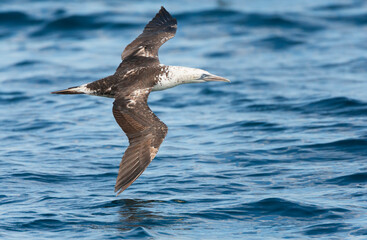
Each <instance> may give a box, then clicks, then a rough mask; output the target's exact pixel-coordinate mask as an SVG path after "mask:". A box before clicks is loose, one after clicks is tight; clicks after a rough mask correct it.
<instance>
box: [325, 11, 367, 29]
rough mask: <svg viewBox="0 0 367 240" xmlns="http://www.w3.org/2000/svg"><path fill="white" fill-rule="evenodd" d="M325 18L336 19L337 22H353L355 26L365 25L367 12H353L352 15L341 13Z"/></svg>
mask: <svg viewBox="0 0 367 240" xmlns="http://www.w3.org/2000/svg"><path fill="white" fill-rule="evenodd" d="M325 19H327V20H331V21H335V22H341V23H345V24H352V25H355V26H364V25H366V24H367V14H366V13H361V14H352V15H341V14H339V15H338V16H337V17H334V16H332V17H326V18H325Z"/></svg>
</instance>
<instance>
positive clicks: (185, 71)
mask: <svg viewBox="0 0 367 240" xmlns="http://www.w3.org/2000/svg"><path fill="white" fill-rule="evenodd" d="M197 70H198V69H196V68H189V67H181V66H164V65H162V66H161V69H160V73H159V75H157V84H156V85H155V86H154V87H153V91H160V90H164V89H167V88H172V87H175V86H177V85H180V84H184V83H193V82H195V81H193V79H195V73H196V71H197Z"/></svg>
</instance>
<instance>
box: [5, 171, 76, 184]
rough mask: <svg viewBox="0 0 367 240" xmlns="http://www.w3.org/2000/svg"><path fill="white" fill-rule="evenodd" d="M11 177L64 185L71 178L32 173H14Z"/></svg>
mask: <svg viewBox="0 0 367 240" xmlns="http://www.w3.org/2000/svg"><path fill="white" fill-rule="evenodd" d="M11 177H14V178H15V179H16V178H21V179H23V180H27V181H37V182H44V183H60V182H62V183H64V182H66V181H68V180H70V178H69V177H68V176H66V175H55V174H48V173H31V172H24V173H14V174H12V175H11Z"/></svg>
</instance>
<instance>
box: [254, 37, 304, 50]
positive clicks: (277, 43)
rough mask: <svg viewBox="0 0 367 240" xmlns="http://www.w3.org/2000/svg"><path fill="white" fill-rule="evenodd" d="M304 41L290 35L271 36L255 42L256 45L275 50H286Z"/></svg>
mask: <svg viewBox="0 0 367 240" xmlns="http://www.w3.org/2000/svg"><path fill="white" fill-rule="evenodd" d="M302 43H303V41H299V40H294V39H291V38H289V37H282V36H271V37H267V38H264V39H261V40H257V41H255V42H253V44H254V45H255V46H258V47H263V48H268V49H273V50H285V49H288V48H291V47H294V46H296V45H300V44H302Z"/></svg>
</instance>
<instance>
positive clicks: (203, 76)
mask: <svg viewBox="0 0 367 240" xmlns="http://www.w3.org/2000/svg"><path fill="white" fill-rule="evenodd" d="M207 76H209V75H208V74H203V75H201V77H200V78H201V79H204V78H206V77H207Z"/></svg>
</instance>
